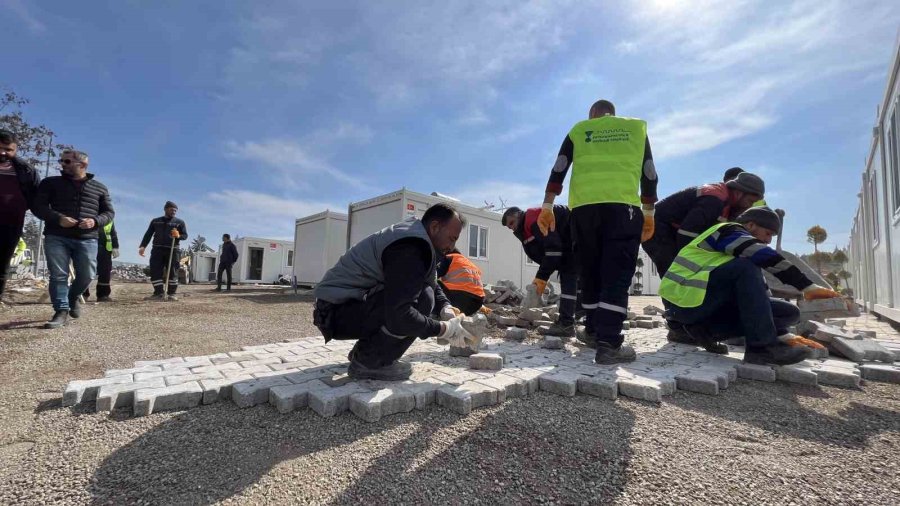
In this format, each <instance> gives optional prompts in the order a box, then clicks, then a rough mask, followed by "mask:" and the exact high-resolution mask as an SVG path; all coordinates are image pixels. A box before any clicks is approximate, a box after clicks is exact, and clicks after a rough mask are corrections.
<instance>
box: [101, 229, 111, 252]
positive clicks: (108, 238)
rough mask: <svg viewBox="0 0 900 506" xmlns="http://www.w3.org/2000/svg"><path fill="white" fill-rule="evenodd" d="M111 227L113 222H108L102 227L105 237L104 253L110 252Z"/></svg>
mask: <svg viewBox="0 0 900 506" xmlns="http://www.w3.org/2000/svg"><path fill="white" fill-rule="evenodd" d="M112 227H113V222H109V223H107V224H106V225H103V235H105V236H106V251H109V252H112V250H113V247H112V235H111V234H112Z"/></svg>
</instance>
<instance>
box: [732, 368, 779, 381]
mask: <svg viewBox="0 0 900 506" xmlns="http://www.w3.org/2000/svg"><path fill="white" fill-rule="evenodd" d="M737 373H738V377H741V378H744V379H749V380H754V381H767V382H770V383H771V382H774V381H775V380H776V379H777V376H776V374H775V369H773V368H772V367H771V366H768V365H759V364H741V365H739V366H737Z"/></svg>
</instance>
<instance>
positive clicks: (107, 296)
mask: <svg viewBox="0 0 900 506" xmlns="http://www.w3.org/2000/svg"><path fill="white" fill-rule="evenodd" d="M97 302H112V299H111V298H110V297H109V295H106V296H104V297H97Z"/></svg>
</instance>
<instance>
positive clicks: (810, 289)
mask: <svg viewBox="0 0 900 506" xmlns="http://www.w3.org/2000/svg"><path fill="white" fill-rule="evenodd" d="M840 296H841V294H839V293H838V292H835V291H834V290H832V289H830V288H825V287H824V286H819V285H816V284H812V285H809V286H807V287H806V288H804V289H803V298H804V299H806V300H818V299H834V298H836V297H840Z"/></svg>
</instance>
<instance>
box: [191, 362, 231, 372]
mask: <svg viewBox="0 0 900 506" xmlns="http://www.w3.org/2000/svg"><path fill="white" fill-rule="evenodd" d="M240 369H241V364H238V363H237V362H229V363H227V364H220V365H201V366H195V367H191V372H192V373H193V374H204V373H207V372H210V371H218V372H220V373H221V372H225V371H236V370H240Z"/></svg>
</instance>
